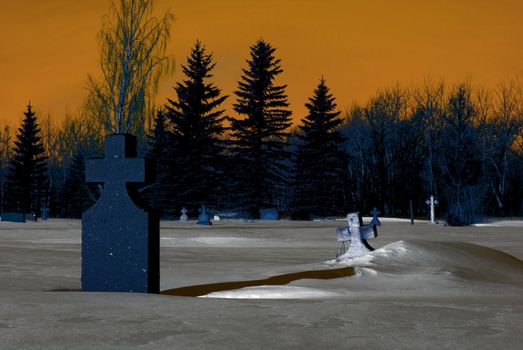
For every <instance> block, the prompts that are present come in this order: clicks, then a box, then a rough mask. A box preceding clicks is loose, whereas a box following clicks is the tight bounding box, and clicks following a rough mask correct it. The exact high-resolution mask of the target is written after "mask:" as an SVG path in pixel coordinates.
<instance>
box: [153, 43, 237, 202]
mask: <svg viewBox="0 0 523 350" xmlns="http://www.w3.org/2000/svg"><path fill="white" fill-rule="evenodd" d="M215 65H216V64H215V63H213V59H212V54H210V53H207V52H206V49H205V46H204V45H202V44H201V43H200V42H199V41H197V42H196V43H195V45H194V47H193V48H192V51H191V54H190V56H189V57H188V59H187V64H186V65H185V66H182V71H183V73H184V75H185V77H186V79H185V80H184V81H182V82H180V83H178V84H177V85H176V87H175V90H176V95H177V99H176V100H171V99H168V102H169V103H168V104H167V105H166V106H165V118H166V119H167V120H166V121H167V122H168V132H167V133H165V131H162V128H165V125H164V123H165V121H162V120H161V119H158V118H157V120H156V127H155V129H156V130H155V133H156V134H157V135H155V142H154V144H153V148H152V151H153V152H156V153H157V158H158V159H157V161H158V162H160V163H161V164H160V166H163V168H162V169H161V170H162V171H163V170H164V171H165V172H164V174H163V178H167V179H168V180H167V181H162V184H161V187H163V188H164V190H163V191H162V192H163V193H164V194H165V195H166V198H168V201H169V203H165V204H166V205H167V207H168V208H171V210H174V208H175V207H177V208H181V207H182V206H185V207H188V208H193V210H196V209H197V208H198V207H199V206H200V205H201V204H203V203H205V204H206V205H208V206H213V205H214V204H215V203H216V200H217V198H216V197H217V195H218V189H219V185H220V176H221V175H220V174H221V173H222V166H223V147H224V144H223V141H222V136H223V135H224V132H225V127H224V124H223V122H224V120H225V116H224V115H223V113H224V110H223V109H222V107H221V105H222V103H223V102H224V101H225V99H226V98H227V96H222V95H221V90H220V89H219V88H218V87H216V86H215V85H214V83H213V82H212V81H210V79H211V78H212V74H211V72H212V70H213V69H214V67H215ZM160 116H162V115H160V114H159V117H160ZM162 118H163V116H162ZM164 133H165V134H164ZM163 137H165V139H164V140H162V138H163ZM164 147H165V148H164ZM155 148H156V150H155ZM161 148H164V150H163V151H160V152H159V149H161ZM162 163H163V164H162Z"/></svg>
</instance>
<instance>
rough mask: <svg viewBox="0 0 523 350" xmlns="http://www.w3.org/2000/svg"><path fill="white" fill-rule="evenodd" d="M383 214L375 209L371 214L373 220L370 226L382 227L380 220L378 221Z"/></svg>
mask: <svg viewBox="0 0 523 350" xmlns="http://www.w3.org/2000/svg"><path fill="white" fill-rule="evenodd" d="M380 214H381V212H380V211H379V210H378V208H376V207H374V208H373V209H372V211H371V212H370V215H372V220H371V221H370V223H369V225H370V226H372V225H376V226H381V222H380V219H378V215H380Z"/></svg>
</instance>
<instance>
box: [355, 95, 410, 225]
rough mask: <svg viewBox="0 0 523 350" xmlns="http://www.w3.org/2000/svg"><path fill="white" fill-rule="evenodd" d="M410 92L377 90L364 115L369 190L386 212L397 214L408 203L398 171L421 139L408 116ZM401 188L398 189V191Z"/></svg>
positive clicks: (377, 203)
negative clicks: (368, 143)
mask: <svg viewBox="0 0 523 350" xmlns="http://www.w3.org/2000/svg"><path fill="white" fill-rule="evenodd" d="M409 98H410V96H409V94H408V92H407V91H405V90H404V89H402V88H400V87H399V86H395V87H393V88H388V89H385V90H383V91H380V92H378V94H377V95H376V96H375V97H373V98H372V99H371V100H370V102H369V103H368V104H367V106H366V107H365V109H364V113H363V117H364V120H365V122H366V123H367V125H368V126H369V128H370V134H369V137H370V139H371V142H372V146H371V147H372V148H371V149H370V152H371V154H372V159H371V163H370V164H367V166H370V168H369V171H368V176H369V177H371V178H372V179H369V180H370V181H372V186H370V187H369V190H370V192H369V193H368V194H367V195H368V196H369V197H370V198H372V200H373V201H374V204H373V205H375V206H382V207H383V213H384V214H386V215H397V214H398V213H399V212H401V210H398V209H401V206H404V207H406V204H407V203H406V202H408V200H405V198H404V195H405V194H404V193H401V191H397V190H399V188H400V186H399V185H400V183H401V181H402V179H401V177H400V176H399V174H400V173H401V169H402V167H403V166H404V165H405V164H406V163H407V162H408V161H409V159H410V158H411V157H412V154H411V152H412V149H413V147H414V146H415V145H416V143H417V142H419V138H418V136H419V135H418V134H417V133H416V132H414V131H416V130H417V129H416V128H415V126H414V125H413V124H412V120H411V119H410V118H409ZM398 192H399V193H398Z"/></svg>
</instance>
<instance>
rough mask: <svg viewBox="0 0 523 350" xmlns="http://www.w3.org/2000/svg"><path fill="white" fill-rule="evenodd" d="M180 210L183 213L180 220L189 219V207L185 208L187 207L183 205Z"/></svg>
mask: <svg viewBox="0 0 523 350" xmlns="http://www.w3.org/2000/svg"><path fill="white" fill-rule="evenodd" d="M180 212H181V213H182V215H181V216H180V221H187V220H189V217H188V216H187V209H185V207H183V208H182V210H180Z"/></svg>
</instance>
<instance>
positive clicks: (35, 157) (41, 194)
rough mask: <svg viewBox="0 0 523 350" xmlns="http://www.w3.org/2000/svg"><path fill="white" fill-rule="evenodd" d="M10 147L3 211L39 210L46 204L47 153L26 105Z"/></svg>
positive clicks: (29, 108) (32, 116)
mask: <svg viewBox="0 0 523 350" xmlns="http://www.w3.org/2000/svg"><path fill="white" fill-rule="evenodd" d="M24 115H25V118H24V120H23V122H22V126H21V127H20V128H19V129H18V135H16V140H15V142H14V147H13V157H12V158H11V160H10V161H9V174H8V176H7V179H6V184H5V185H6V189H5V196H6V211H16V212H21V213H37V214H39V213H40V208H41V207H42V206H48V203H47V201H48V198H47V196H48V187H49V180H48V177H47V164H46V160H47V156H46V155H45V150H44V146H43V144H42V137H41V132H40V128H39V127H38V122H37V120H36V116H35V114H34V113H33V111H32V110H31V104H29V105H28V106H27V112H25V113H24Z"/></svg>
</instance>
